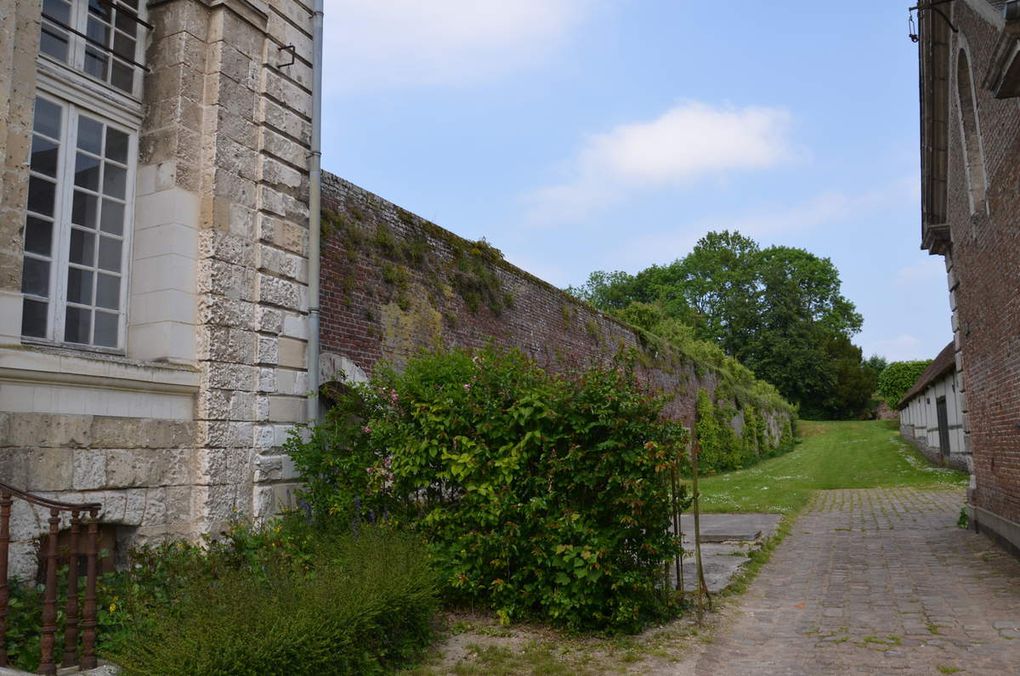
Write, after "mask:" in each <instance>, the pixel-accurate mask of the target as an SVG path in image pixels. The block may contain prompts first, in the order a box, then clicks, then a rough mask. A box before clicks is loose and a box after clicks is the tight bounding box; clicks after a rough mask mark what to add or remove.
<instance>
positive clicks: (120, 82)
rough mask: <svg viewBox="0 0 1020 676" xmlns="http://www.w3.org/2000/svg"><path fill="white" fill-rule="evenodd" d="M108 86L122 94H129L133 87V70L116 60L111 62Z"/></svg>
mask: <svg viewBox="0 0 1020 676" xmlns="http://www.w3.org/2000/svg"><path fill="white" fill-rule="evenodd" d="M110 84H112V85H113V86H114V87H116V88H117V89H119V90H121V91H122V92H127V93H128V94H130V93H131V90H133V89H134V87H135V69H134V68H133V67H132V66H129V65H127V64H125V63H121V62H120V61H117V60H116V59H114V60H113V73H111V76H110Z"/></svg>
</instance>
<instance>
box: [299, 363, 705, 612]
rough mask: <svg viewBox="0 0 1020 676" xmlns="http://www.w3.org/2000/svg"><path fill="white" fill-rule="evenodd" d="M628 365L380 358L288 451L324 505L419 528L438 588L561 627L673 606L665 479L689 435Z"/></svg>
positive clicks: (345, 514) (333, 512)
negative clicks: (381, 364) (397, 364)
mask: <svg viewBox="0 0 1020 676" xmlns="http://www.w3.org/2000/svg"><path fill="white" fill-rule="evenodd" d="M662 405H663V401H661V400H658V399H655V398H653V397H651V396H649V395H648V394H646V393H644V392H643V391H642V390H641V389H640V388H639V386H638V384H637V382H636V381H635V378H634V374H633V372H632V370H631V368H630V367H629V366H628V365H626V364H619V363H618V364H616V365H614V366H612V367H609V368H593V369H591V370H589V371H587V372H584V373H582V374H580V375H577V376H576V377H574V378H567V377H564V376H559V375H553V374H549V373H546V372H545V371H543V370H542V369H540V368H539V367H538V366H536V365H535V364H534V363H533V362H532V361H530V360H528V359H527V358H525V357H524V356H522V355H521V354H520V353H519V352H499V351H495V350H491V349H490V350H485V351H482V352H480V353H478V354H477V355H472V354H471V353H469V352H466V351H453V352H449V353H443V354H429V355H422V356H420V357H417V358H415V359H412V360H411V361H410V362H409V363H408V364H407V366H406V368H405V370H404V371H403V372H402V373H399V374H398V373H396V372H395V371H392V370H386V369H378V370H377V374H376V375H375V376H374V378H373V380H372V382H371V383H370V384H368V385H364V386H359V387H356V388H354V390H352V391H351V393H350V394H349V396H347V397H344V398H342V399H341V401H340V403H339V405H338V406H337V407H336V408H334V409H333V410H332V411H331V412H330V413H329V415H328V417H327V420H326V421H325V422H324V423H323V424H322V425H319V426H318V427H317V428H315V429H314V430H312V432H311V435H310V437H309V438H308V440H307V441H303V440H302V438H301V437H300V436H298V435H295V436H293V437H292V438H291V440H290V442H289V444H288V446H287V450H288V451H289V453H290V454H291V457H292V458H293V459H294V461H295V463H296V465H297V467H298V469H299V470H300V472H301V474H302V476H303V478H304V479H305V481H306V487H307V488H306V490H305V492H304V494H303V497H304V499H305V500H307V501H308V503H309V504H310V505H311V507H312V509H313V512H314V513H315V514H316V515H320V516H333V517H334V518H340V519H343V520H350V521H352V522H354V523H357V522H360V521H370V520H373V519H380V518H382V519H385V520H387V521H389V522H391V523H393V524H395V525H397V526H399V527H401V528H405V529H408V530H414V531H417V532H420V533H422V534H423V535H424V536H425V537H426V539H427V541H428V542H429V544H430V549H431V552H432V556H433V562H434V566H435V567H436V569H437V572H438V573H439V575H440V576H441V580H442V584H443V586H444V588H445V592H446V595H447V597H448V598H449V599H450V600H453V601H456V602H469V603H476V602H482V603H486V604H488V605H490V606H491V607H492V608H493V609H494V610H495V611H496V612H497V614H498V615H499V616H500V617H501V619H503V620H504V621H509V620H511V619H514V618H520V617H525V616H530V617H537V618H542V619H545V620H548V621H551V622H553V623H555V624H558V625H561V626H566V627H569V628H573V629H620V630H633V629H637V628H638V627H640V626H642V625H643V624H644V623H645V622H647V621H649V620H652V619H659V618H663V617H666V616H668V615H669V613H670V612H671V611H672V609H673V608H672V606H671V604H672V599H671V598H670V597H669V595H668V594H667V593H666V591H665V586H666V585H664V584H663V581H662V577H661V576H662V570H663V567H662V564H663V562H664V561H666V560H668V559H670V558H671V557H672V556H673V555H674V554H675V553H676V552H677V551H678V547H679V543H678V542H677V541H676V539H675V538H673V537H672V536H671V535H670V533H669V523H670V502H669V493H668V487H667V478H668V476H669V471H670V468H671V467H673V466H675V463H677V462H678V459H679V456H680V453H681V451H682V449H683V447H684V445H685V443H686V431H685V430H684V429H683V428H682V427H680V426H679V425H678V424H675V423H670V422H666V421H663V420H662V419H660V412H661V409H662Z"/></svg>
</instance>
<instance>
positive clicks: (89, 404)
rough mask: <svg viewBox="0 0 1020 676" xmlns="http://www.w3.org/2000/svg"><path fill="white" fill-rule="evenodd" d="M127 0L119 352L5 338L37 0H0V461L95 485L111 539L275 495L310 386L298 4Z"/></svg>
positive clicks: (246, 511) (182, 527) (306, 118)
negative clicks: (125, 246)
mask: <svg viewBox="0 0 1020 676" xmlns="http://www.w3.org/2000/svg"><path fill="white" fill-rule="evenodd" d="M141 4H142V5H144V6H146V8H147V10H146V14H145V16H144V18H145V19H146V20H147V21H148V22H149V23H151V24H152V26H153V28H152V30H151V31H147V32H146V34H145V40H146V50H145V53H146V59H145V61H146V65H147V66H148V68H149V72H147V73H146V75H145V77H144V81H143V87H142V98H141V99H140V100H139V101H136V102H133V104H132V105H133V107H134V110H135V113H134V114H137V116H138V119H140V120H141V122H140V126H139V129H138V158H137V177H136V185H135V190H134V194H135V196H136V198H135V204H134V209H133V211H134V219H133V228H132V230H133V232H132V235H133V239H132V247H133V251H132V254H131V265H130V269H131V274H130V277H129V279H128V283H127V308H128V313H127V340H126V347H125V349H124V350H123V351H121V353H118V354H110V353H105V354H100V353H97V352H94V351H88V350H84V349H79V348H77V347H75V346H73V345H60V344H56V345H39V344H30V343H28V342H25V341H22V339H21V336H20V324H21V288H20V286H21V281H20V270H21V259H22V251H23V243H22V227H23V225H24V211H25V207H26V200H27V195H26V191H25V185H26V183H27V180H26V176H27V171H28V153H29V141H30V131H31V126H32V115H33V103H32V102H33V98H34V92H35V86H36V84H35V83H36V79H37V71H38V70H39V68H40V65H39V63H40V61H39V60H40V59H41V58H42V57H38V58H37V53H38V44H39V30H40V16H41V12H42V0H11V2H9V3H7V4H6V6H5V7H4V11H2V12H0V125H2V126H0V181H2V183H0V198H2V199H0V478H2V479H0V480H3V481H6V482H9V483H11V484H12V485H15V486H17V487H18V488H22V489H26V490H30V491H33V492H39V493H41V494H44V495H47V496H51V497H59V498H62V499H71V500H76V499H88V500H99V501H100V502H102V503H103V505H104V514H103V520H104V521H105V522H106V523H109V524H113V525H114V527H115V528H116V529H117V531H118V533H119V534H120V535H122V536H123V538H124V543H123V544H124V545H125V546H130V545H131V544H133V543H136V542H140V541H143V540H145V539H147V538H152V537H162V536H166V535H179V536H185V537H196V536H198V535H201V534H203V533H209V532H212V533H215V532H217V531H218V530H219V529H220V528H222V526H223V525H224V524H225V522H227V521H228V520H230V519H233V518H237V517H250V516H264V515H268V514H270V513H272V512H273V511H275V510H277V509H278V508H279V507H280V506H282V505H284V504H287V503H288V502H289V501H290V499H291V498H290V495H291V490H292V488H293V485H294V475H293V470H292V466H291V465H290V463H289V462H288V461H287V459H286V457H285V456H283V455H282V454H281V451H280V450H279V447H280V445H281V444H282V442H283V441H284V439H285V438H286V436H287V434H288V432H289V430H290V429H291V428H292V427H293V425H294V424H295V423H297V422H301V421H304V420H305V417H306V408H305V401H306V390H307V376H306V364H305V346H306V344H307V340H308V321H307V314H308V293H307V283H308V264H307V246H308V206H307V204H308V150H309V143H310V134H311V124H310V119H311V118H310V116H311V107H312V96H311V88H310V87H311V63H312V45H311V33H312V9H311V5H310V3H309V2H304V1H303V0H272V1H271V2H267V1H265V0H158V1H157V0H150V1H149V2H147V3H146V2H142V3H141ZM8 10H10V11H8ZM291 47H292V48H293V63H291V64H289V65H288V62H290V61H292V55H291V52H290V48H291ZM282 48H287V49H282ZM46 65H47V66H48V67H49V70H50V71H55V70H56V71H59V67H57V68H54V66H53V65H52V64H46ZM129 107H131V106H129ZM18 509H19V510H21V509H22V508H21V507H19V508H18ZM37 517H38V515H34V514H31V513H27V512H26V513H22V512H20V511H19V512H18V513H17V514H16V519H15V530H14V533H13V535H14V539H15V550H16V552H17V560H16V561H15V562H14V563H15V565H14V566H13V567H12V569H11V572H12V574H15V575H29V574H31V573H32V572H33V570H32V566H33V565H34V564H33V563H32V561H31V557H30V556H29V554H28V552H29V551H30V550H31V548H32V546H33V541H34V539H35V538H36V537H37V536H38V535H39V534H40V533H41V530H40V525H41V524H43V522H40V521H39V520H38V518H37Z"/></svg>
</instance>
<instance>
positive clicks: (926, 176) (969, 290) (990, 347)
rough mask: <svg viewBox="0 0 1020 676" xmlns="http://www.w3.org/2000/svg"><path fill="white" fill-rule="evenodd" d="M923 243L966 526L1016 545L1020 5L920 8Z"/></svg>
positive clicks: (976, 0)
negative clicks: (939, 290)
mask: <svg viewBox="0 0 1020 676" xmlns="http://www.w3.org/2000/svg"><path fill="white" fill-rule="evenodd" d="M919 28H920V41H919V48H920V51H919V55H920V65H921V180H922V225H921V246H922V247H923V248H924V249H927V250H928V251H929V252H930V253H932V254H938V255H941V256H943V257H944V258H945V263H946V271H947V274H948V281H949V299H950V307H951V308H952V326H953V335H954V350H955V362H956V370H957V376H956V379H957V394H958V396H959V398H960V402H961V405H960V408H961V410H962V412H963V425H964V428H963V429H964V444H965V447H966V449H967V450H968V451H969V452H970V453H971V457H972V460H973V463H972V471H973V481H972V486H971V490H970V491H969V503H970V508H971V510H972V515H973V519H972V523H974V524H975V525H976V527H977V528H978V529H979V530H982V531H985V532H987V533H989V534H991V535H993V536H995V537H996V538H998V539H1000V540H1002V541H1004V542H1006V543H1010V544H1011V545H1012V546H1014V547H1020V1H1018V0H1009V1H1008V2H1006V1H1003V0H954V1H953V2H937V1H936V2H923V3H921V9H920V10H919Z"/></svg>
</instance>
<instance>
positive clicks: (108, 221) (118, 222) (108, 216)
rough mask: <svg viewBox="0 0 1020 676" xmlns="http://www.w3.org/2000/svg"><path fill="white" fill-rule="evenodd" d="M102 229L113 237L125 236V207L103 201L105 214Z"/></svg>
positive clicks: (110, 201)
mask: <svg viewBox="0 0 1020 676" xmlns="http://www.w3.org/2000/svg"><path fill="white" fill-rule="evenodd" d="M100 221H101V223H100V226H99V227H100V228H102V230H103V232H108V233H110V234H111V235H122V234H124V205H123V204H120V203H118V202H114V201H113V200H103V214H102V216H101V217H100Z"/></svg>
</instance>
